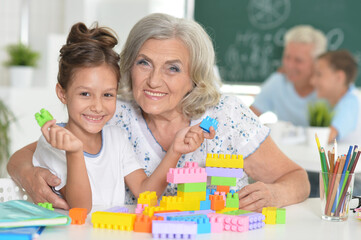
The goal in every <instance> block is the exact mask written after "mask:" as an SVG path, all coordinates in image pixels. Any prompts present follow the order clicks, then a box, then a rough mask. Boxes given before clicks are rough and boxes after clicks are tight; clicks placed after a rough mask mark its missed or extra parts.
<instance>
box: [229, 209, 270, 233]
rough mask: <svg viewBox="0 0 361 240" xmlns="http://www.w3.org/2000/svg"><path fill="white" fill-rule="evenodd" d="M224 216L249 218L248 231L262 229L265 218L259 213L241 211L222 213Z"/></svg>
mask: <svg viewBox="0 0 361 240" xmlns="http://www.w3.org/2000/svg"><path fill="white" fill-rule="evenodd" d="M224 214H225V215H233V216H248V218H249V229H248V230H255V229H259V228H262V227H264V225H265V223H264V220H265V216H264V215H263V214H261V213H256V212H250V211H246V210H242V209H237V210H234V211H229V212H224Z"/></svg>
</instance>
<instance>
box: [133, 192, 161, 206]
mask: <svg viewBox="0 0 361 240" xmlns="http://www.w3.org/2000/svg"><path fill="white" fill-rule="evenodd" d="M138 203H140V204H148V206H149V207H152V206H157V204H158V199H157V193H156V192H150V191H146V192H143V193H141V194H139V198H138Z"/></svg>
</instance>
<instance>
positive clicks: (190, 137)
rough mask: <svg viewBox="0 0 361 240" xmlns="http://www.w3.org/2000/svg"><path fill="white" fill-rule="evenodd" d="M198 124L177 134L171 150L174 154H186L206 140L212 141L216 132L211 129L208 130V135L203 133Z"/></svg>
mask: <svg viewBox="0 0 361 240" xmlns="http://www.w3.org/2000/svg"><path fill="white" fill-rule="evenodd" d="M199 125H200V123H199V124H197V125H194V126H191V127H187V128H184V129H182V130H180V131H178V132H177V134H176V136H175V138H174V141H173V144H172V145H173V150H174V151H175V152H176V153H180V154H186V153H190V152H193V151H195V150H196V149H197V148H199V147H200V146H201V144H202V143H203V141H204V138H206V139H213V138H214V136H215V135H216V131H215V130H214V128H213V127H211V128H210V129H209V131H210V133H207V132H204V131H203V129H202V128H201V127H200V126H199Z"/></svg>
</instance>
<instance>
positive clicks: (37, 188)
mask: <svg viewBox="0 0 361 240" xmlns="http://www.w3.org/2000/svg"><path fill="white" fill-rule="evenodd" d="M27 172H28V173H27V174H24V175H23V179H22V181H21V185H22V187H23V188H24V189H25V191H26V192H27V193H28V195H29V196H30V197H31V199H32V200H33V201H34V203H44V202H49V203H52V204H53V207H55V208H62V209H69V205H68V204H67V203H66V201H65V200H64V199H62V198H60V197H59V196H58V195H56V194H55V193H54V192H53V191H52V190H51V188H50V187H49V186H52V187H55V186H58V185H59V184H60V179H59V178H58V177H56V176H55V175H53V174H52V173H51V172H50V171H49V170H47V169H45V168H41V167H32V168H31V169H29V170H28V171H27Z"/></svg>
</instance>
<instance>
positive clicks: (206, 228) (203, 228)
mask: <svg viewBox="0 0 361 240" xmlns="http://www.w3.org/2000/svg"><path fill="white" fill-rule="evenodd" d="M167 220H168V221H187V222H189V221H191V222H196V223H197V234H202V233H210V232H211V223H210V222H209V218H208V217H207V215H188V216H169V217H167Z"/></svg>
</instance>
